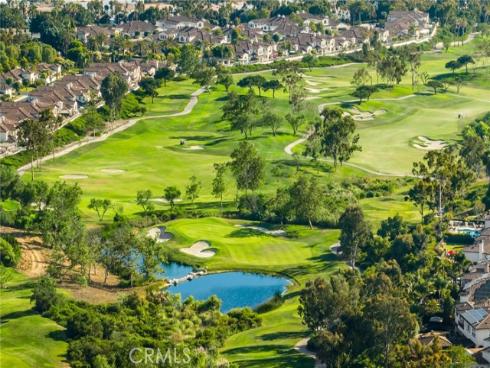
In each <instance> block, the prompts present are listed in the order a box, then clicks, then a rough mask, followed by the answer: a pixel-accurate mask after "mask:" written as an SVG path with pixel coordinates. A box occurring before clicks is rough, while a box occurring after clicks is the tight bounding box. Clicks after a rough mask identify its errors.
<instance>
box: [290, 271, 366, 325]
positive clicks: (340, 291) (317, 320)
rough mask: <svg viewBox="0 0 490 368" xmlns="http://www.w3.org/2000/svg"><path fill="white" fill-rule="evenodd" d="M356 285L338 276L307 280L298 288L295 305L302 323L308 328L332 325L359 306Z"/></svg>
mask: <svg viewBox="0 0 490 368" xmlns="http://www.w3.org/2000/svg"><path fill="white" fill-rule="evenodd" d="M359 294H360V293H359V288H358V287H357V286H356V285H355V284H354V285H352V284H351V283H349V282H348V281H347V280H346V278H345V277H344V276H342V275H332V276H331V277H329V278H328V279H323V278H316V279H315V280H313V281H308V282H307V283H306V287H305V288H304V289H303V290H302V291H301V295H300V297H299V302H300V305H299V307H298V311H299V315H300V316H301V318H302V320H303V323H304V324H305V325H306V326H308V329H309V330H310V331H321V330H327V329H329V328H332V327H333V326H334V325H335V324H336V323H337V322H338V321H339V320H340V318H341V317H342V315H344V314H347V315H348V314H350V313H353V312H354V311H356V309H357V308H358V306H359V302H360V300H359Z"/></svg>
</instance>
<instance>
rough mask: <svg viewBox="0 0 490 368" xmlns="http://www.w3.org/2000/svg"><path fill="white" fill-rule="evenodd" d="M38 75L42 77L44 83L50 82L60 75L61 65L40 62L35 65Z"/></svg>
mask: <svg viewBox="0 0 490 368" xmlns="http://www.w3.org/2000/svg"><path fill="white" fill-rule="evenodd" d="M36 69H37V72H38V73H39V77H40V78H43V79H44V81H45V83H46V84H52V83H53V82H55V81H57V80H58V79H60V78H61V77H62V71H61V65H59V64H46V63H40V64H37V66H36Z"/></svg>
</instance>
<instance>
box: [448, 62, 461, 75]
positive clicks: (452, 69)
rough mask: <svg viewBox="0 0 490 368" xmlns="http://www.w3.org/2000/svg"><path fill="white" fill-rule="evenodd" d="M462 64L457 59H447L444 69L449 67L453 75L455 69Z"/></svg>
mask: <svg viewBox="0 0 490 368" xmlns="http://www.w3.org/2000/svg"><path fill="white" fill-rule="evenodd" d="M462 66H463V65H461V64H460V62H459V61H458V60H451V61H448V62H447V63H446V65H445V68H446V69H450V70H451V71H452V72H453V75H454V72H455V71H456V69H459V68H461V67H462Z"/></svg>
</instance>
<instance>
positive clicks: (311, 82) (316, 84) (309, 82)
mask: <svg viewBox="0 0 490 368" xmlns="http://www.w3.org/2000/svg"><path fill="white" fill-rule="evenodd" d="M305 82H306V84H308V85H310V86H318V84H319V83H317V82H313V81H312V80H310V79H305Z"/></svg>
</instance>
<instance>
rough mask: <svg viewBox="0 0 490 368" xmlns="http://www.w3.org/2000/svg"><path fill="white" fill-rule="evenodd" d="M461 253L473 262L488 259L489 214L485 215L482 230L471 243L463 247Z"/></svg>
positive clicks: (489, 244) (489, 240)
mask: <svg viewBox="0 0 490 368" xmlns="http://www.w3.org/2000/svg"><path fill="white" fill-rule="evenodd" d="M463 253H464V255H465V257H466V258H467V259H468V260H469V261H471V262H473V263H477V262H482V261H486V260H490V215H486V217H485V225H484V227H483V230H482V231H480V235H479V236H478V237H477V238H476V239H475V242H474V243H473V245H471V246H468V247H465V248H464V249H463Z"/></svg>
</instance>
